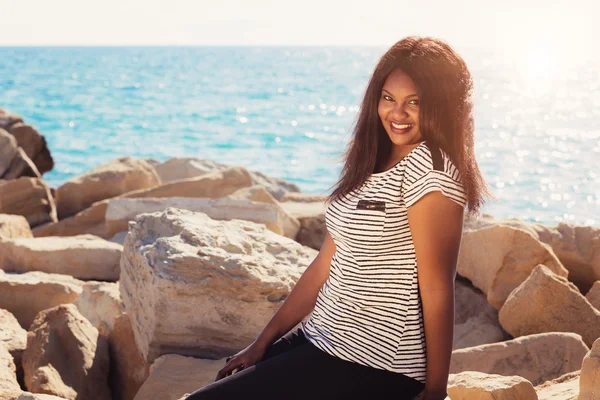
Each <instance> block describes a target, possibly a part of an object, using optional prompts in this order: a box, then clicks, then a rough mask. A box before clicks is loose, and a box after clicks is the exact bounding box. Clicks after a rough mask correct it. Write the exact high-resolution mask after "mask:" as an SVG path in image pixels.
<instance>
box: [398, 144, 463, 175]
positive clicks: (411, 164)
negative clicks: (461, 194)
mask: <svg viewBox="0 0 600 400" xmlns="http://www.w3.org/2000/svg"><path fill="white" fill-rule="evenodd" d="M404 170H405V171H404V172H405V178H407V179H408V180H409V181H410V180H417V179H419V178H421V177H423V176H425V175H427V174H428V173H429V172H431V171H439V172H442V173H444V174H447V175H449V176H450V177H451V178H453V179H455V180H457V181H459V182H460V181H461V176H460V171H459V170H458V168H457V167H456V165H455V164H454V162H453V161H452V158H451V157H450V155H449V154H448V153H447V152H446V151H444V150H443V149H442V148H441V147H437V146H434V145H431V144H430V143H428V142H426V141H424V142H422V143H421V144H420V145H419V146H417V147H416V148H415V149H414V150H413V151H411V152H410V153H409V154H408V156H407V161H406V164H405V168H404Z"/></svg>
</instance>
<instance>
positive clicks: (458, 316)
mask: <svg viewBox="0 0 600 400" xmlns="http://www.w3.org/2000/svg"><path fill="white" fill-rule="evenodd" d="M454 288H455V289H454V298H455V305H454V311H455V314H454V324H455V325H454V338H453V339H454V341H453V345H452V349H453V350H456V349H462V348H466V347H473V346H479V345H481V344H487V343H496V342H502V341H504V340H506V339H511V337H509V335H508V334H506V333H505V332H504V330H503V329H502V326H500V322H499V321H498V311H497V310H496V309H495V308H494V307H492V306H491V305H490V304H489V303H488V302H487V299H486V297H485V294H484V293H483V292H481V290H479V289H477V288H474V287H473V286H472V285H471V284H470V283H469V282H468V281H466V280H465V279H464V278H461V277H460V275H459V276H457V278H456V281H455V282H454Z"/></svg>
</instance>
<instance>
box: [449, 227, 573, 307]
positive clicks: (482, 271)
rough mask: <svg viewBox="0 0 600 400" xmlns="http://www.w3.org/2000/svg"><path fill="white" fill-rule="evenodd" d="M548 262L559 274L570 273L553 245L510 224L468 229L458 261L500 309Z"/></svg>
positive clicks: (462, 272) (464, 273)
mask: <svg viewBox="0 0 600 400" xmlns="http://www.w3.org/2000/svg"><path fill="white" fill-rule="evenodd" d="M538 264H544V265H546V266H547V267H548V268H549V269H550V270H552V271H553V272H554V273H555V274H558V275H561V276H565V277H566V276H567V275H568V271H567V270H566V269H565V267H563V266H562V264H561V263H560V261H559V260H558V258H557V257H556V255H554V252H553V251H552V248H551V247H550V246H548V245H547V244H544V243H541V242H540V241H539V240H537V239H536V238H534V237H533V236H532V235H531V234H530V233H528V232H526V231H524V230H520V229H516V228H513V227H509V226H490V227H483V228H480V229H477V230H466V231H465V233H464V234H463V238H462V243H461V247H460V253H459V258H458V264H457V272H458V274H459V275H461V276H463V277H465V278H468V279H469V280H470V281H471V282H472V283H473V285H474V286H475V287H477V288H479V289H481V290H482V291H483V292H484V293H485V294H486V295H487V299H488V302H489V303H490V304H491V305H493V306H494V307H495V308H496V309H500V307H502V305H503V304H504V301H505V300H506V298H507V297H508V295H509V294H510V292H512V291H513V290H514V289H515V288H516V287H517V286H519V285H520V284H521V283H522V282H523V281H524V280H525V279H527V277H529V274H530V273H531V271H532V270H533V269H534V268H535V267H536V266H537V265H538Z"/></svg>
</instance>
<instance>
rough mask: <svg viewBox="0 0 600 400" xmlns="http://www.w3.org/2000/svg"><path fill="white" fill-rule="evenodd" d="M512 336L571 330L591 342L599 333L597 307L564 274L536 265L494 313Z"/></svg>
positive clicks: (599, 317)
mask: <svg viewBox="0 0 600 400" xmlns="http://www.w3.org/2000/svg"><path fill="white" fill-rule="evenodd" d="M498 316H499V320H500V324H501V325H502V327H503V328H504V329H505V330H506V331H507V332H508V333H510V334H511V335H512V336H513V337H518V336H525V335H530V334H533V333H540V332H575V333H578V334H580V335H581V337H582V338H583V341H584V342H585V343H586V344H587V345H588V346H591V345H592V343H594V340H596V339H597V338H598V337H600V311H599V310H596V309H595V308H594V306H592V305H591V304H590V302H589V301H587V299H586V298H585V297H584V296H583V295H582V294H581V293H580V292H579V289H577V286H575V285H574V284H573V283H571V282H569V281H568V280H567V278H565V277H563V276H559V275H556V274H555V273H553V272H552V271H551V270H550V269H548V268H546V267H545V266H544V265H538V266H537V267H536V268H535V269H534V270H533V272H532V273H531V276H530V277H529V278H527V280H525V282H523V283H522V284H521V285H519V287H517V288H516V289H515V290H514V291H513V292H512V293H511V294H510V296H509V297H508V299H507V300H506V303H504V306H503V307H502V308H501V309H500V313H499V314H498Z"/></svg>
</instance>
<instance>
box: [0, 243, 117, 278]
mask: <svg viewBox="0 0 600 400" xmlns="http://www.w3.org/2000/svg"><path fill="white" fill-rule="evenodd" d="M122 249H123V246H121V245H119V244H117V243H110V242H108V241H106V240H104V239H101V238H98V237H96V236H92V235H79V236H72V237H45V238H32V239H27V238H25V239H10V240H3V241H0V269H3V270H5V271H7V272H28V271H42V272H48V273H58V274H63V275H71V276H73V277H75V278H78V279H96V280H104V281H116V280H118V279H119V260H120V258H121V251H122Z"/></svg>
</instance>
